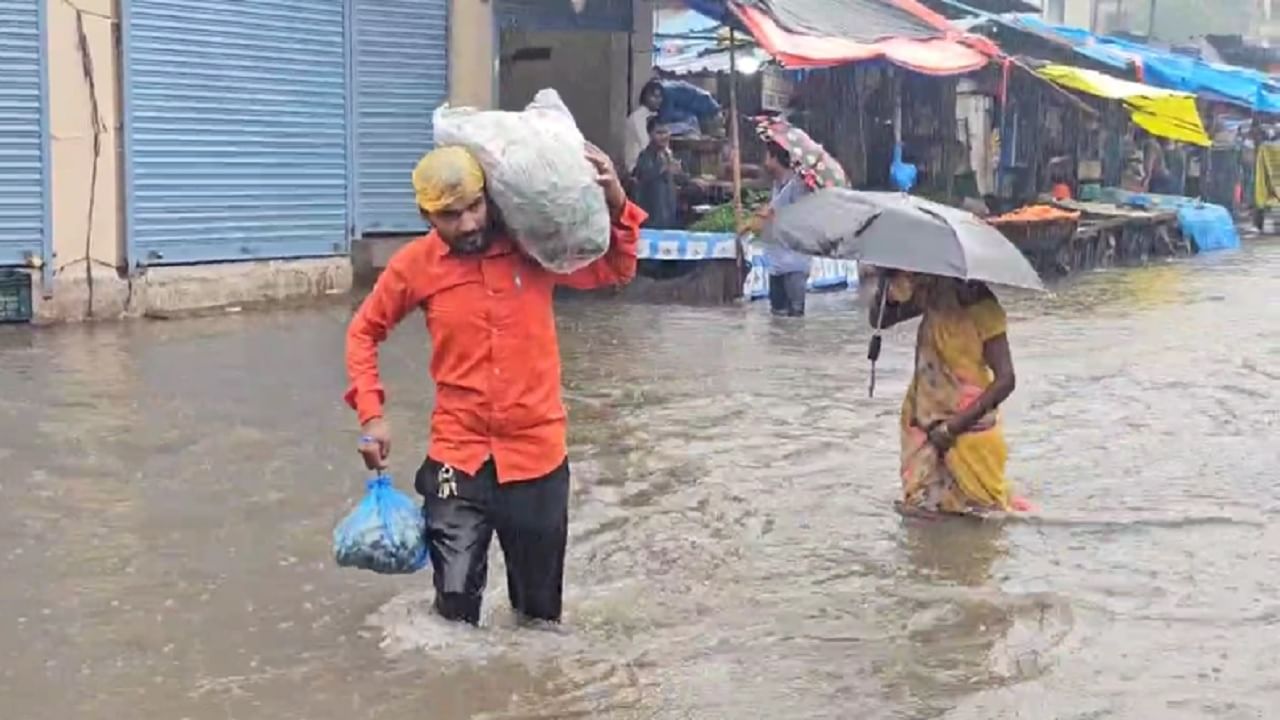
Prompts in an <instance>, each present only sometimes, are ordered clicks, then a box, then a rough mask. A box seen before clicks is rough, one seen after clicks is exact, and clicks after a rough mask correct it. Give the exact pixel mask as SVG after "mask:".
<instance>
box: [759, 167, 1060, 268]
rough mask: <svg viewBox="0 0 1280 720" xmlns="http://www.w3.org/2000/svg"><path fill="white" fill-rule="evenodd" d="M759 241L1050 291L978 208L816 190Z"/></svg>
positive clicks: (781, 213)
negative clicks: (977, 212) (972, 210)
mask: <svg viewBox="0 0 1280 720" xmlns="http://www.w3.org/2000/svg"><path fill="white" fill-rule="evenodd" d="M761 240H762V241H763V242H766V243H776V244H780V245H783V246H784V247H787V248H790V249H792V250H795V251H797V252H801V253H804V254H806V255H817V256H820V257H832V258H843V259H848V260H857V261H859V262H864V263H867V264H869V265H874V266H876V267H882V268H892V269H895V270H906V271H909V272H918V273H928V274H930V275H941V276H944V277H953V278H960V279H962V280H980V281H982V282H988V283H993V284H996V285H1007V286H1010V287H1016V288H1026V289H1030V290H1044V284H1043V283H1041V282H1040V276H1039V275H1037V274H1036V271H1035V269H1034V268H1032V267H1031V263H1029V262H1027V258H1026V257H1025V256H1023V254H1022V253H1021V252H1020V251H1019V250H1018V248H1016V247H1014V245H1013V243H1011V242H1009V240H1008V238H1006V237H1005V236H1004V235H1002V234H1000V231H999V230H996V229H995V228H994V227H992V226H990V225H988V224H987V223H985V222H983V221H982V220H980V219H979V218H977V217H976V216H974V215H973V214H972V213H968V212H965V211H964V210H957V209H956V208H953V207H948V206H946V205H940V204H938V203H935V202H930V201H928V200H923V199H921V198H918V197H914V196H911V195H904V194H902V193H889V192H864V191H860V190H849V189H846V188H826V189H822V190H818V191H816V192H813V193H811V194H810V195H807V196H806V197H804V198H802V199H800V200H798V201H796V202H794V203H792V204H790V205H786V206H784V207H781V208H779V209H778V211H777V213H776V214H775V215H774V217H773V219H772V221H771V222H769V223H767V224H766V225H765V228H764V232H763V234H762V236H761Z"/></svg>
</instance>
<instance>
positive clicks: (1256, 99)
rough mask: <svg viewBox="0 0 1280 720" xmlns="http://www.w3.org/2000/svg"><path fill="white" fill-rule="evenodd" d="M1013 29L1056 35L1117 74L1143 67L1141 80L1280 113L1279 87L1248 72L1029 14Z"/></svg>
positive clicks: (1171, 88)
mask: <svg viewBox="0 0 1280 720" xmlns="http://www.w3.org/2000/svg"><path fill="white" fill-rule="evenodd" d="M1012 22H1013V23H1014V24H1015V25H1017V26H1020V27H1022V28H1024V29H1026V30H1029V31H1031V32H1033V33H1036V34H1039V35H1047V36H1050V37H1055V38H1057V39H1059V40H1062V41H1064V42H1066V43H1067V44H1069V45H1071V46H1072V48H1073V50H1074V51H1075V52H1077V53H1079V54H1081V55H1083V56H1085V57H1088V58H1091V59H1093V60H1096V61H1098V62H1100V63H1103V64H1104V65H1107V66H1109V67H1112V68H1115V69H1117V70H1125V71H1128V70H1129V69H1130V68H1132V67H1135V66H1138V67H1141V69H1142V82H1144V83H1146V84H1148V85H1154V86H1156V87H1162V88H1166V89H1169V90H1181V91H1183V92H1189V93H1194V94H1196V95H1199V96H1201V97H1203V98H1206V99H1209V100H1219V101H1221V102H1226V103H1231V104H1233V105H1239V106H1242V107H1246V108H1249V109H1250V110H1255V111H1257V112H1261V113H1268V114H1273V115H1280V83H1278V82H1276V80H1274V79H1273V78H1272V77H1271V76H1269V75H1266V74H1264V73H1261V72H1258V71H1257V70H1251V69H1249V68H1241V67H1235V66H1232V65H1219V64H1216V63H1208V62H1205V61H1203V60H1200V59H1197V58H1193V57H1189V56H1186V55H1178V54H1176V53H1172V52H1169V51H1166V50H1160V49H1158V48H1153V47H1151V46H1149V45H1143V44H1141V43H1135V42H1130V41H1127V40H1121V39H1119V38H1114V37H1101V36H1098V35H1094V34H1093V33H1090V32H1089V31H1087V30H1081V29H1080V28H1072V27H1065V26H1060V25H1050V24H1049V23H1046V22H1045V21H1044V20H1041V19H1040V18H1038V17H1035V16H1033V15H1019V16H1016V17H1015V18H1014V19H1013V21H1012Z"/></svg>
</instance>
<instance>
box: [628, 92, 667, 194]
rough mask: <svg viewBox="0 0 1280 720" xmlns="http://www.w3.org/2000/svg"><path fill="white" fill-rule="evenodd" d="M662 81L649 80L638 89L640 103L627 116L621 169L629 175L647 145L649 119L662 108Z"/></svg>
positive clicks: (655, 115)
mask: <svg viewBox="0 0 1280 720" xmlns="http://www.w3.org/2000/svg"><path fill="white" fill-rule="evenodd" d="M662 99H663V93H662V83H660V82H658V81H657V80H650V81H649V82H647V83H645V85H644V87H643V88H641V89H640V104H639V105H638V106H637V107H636V109H635V110H634V111H632V113H631V114H630V115H628V116H627V130H626V133H625V136H624V137H623V143H622V163H623V165H622V169H623V174H624V175H630V174H631V172H632V171H633V170H635V167H636V161H637V160H639V159H640V153H641V152H644V149H645V148H646V147H648V145H649V119H650V118H653V117H657V115H658V110H660V109H662Z"/></svg>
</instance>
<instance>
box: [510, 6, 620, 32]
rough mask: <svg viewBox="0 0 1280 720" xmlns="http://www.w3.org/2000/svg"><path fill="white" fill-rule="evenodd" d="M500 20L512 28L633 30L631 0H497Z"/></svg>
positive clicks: (529, 29) (530, 29)
mask: <svg viewBox="0 0 1280 720" xmlns="http://www.w3.org/2000/svg"><path fill="white" fill-rule="evenodd" d="M496 2H497V3H498V4H497V16H498V22H499V24H500V26H501V27H502V28H503V29H509V30H525V31H537V30H543V31H545V30H600V31H606V32H631V28H632V26H633V18H632V16H631V2H632V0H583V2H584V3H585V4H583V6H582V11H581V12H578V10H577V9H576V8H575V7H574V2H573V0H496Z"/></svg>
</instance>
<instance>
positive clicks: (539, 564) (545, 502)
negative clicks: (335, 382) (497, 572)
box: [346, 147, 644, 624]
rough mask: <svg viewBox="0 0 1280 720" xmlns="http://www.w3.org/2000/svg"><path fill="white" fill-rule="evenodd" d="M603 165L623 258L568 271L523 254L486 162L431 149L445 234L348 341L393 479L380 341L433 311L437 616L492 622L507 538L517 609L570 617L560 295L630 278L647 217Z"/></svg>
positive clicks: (417, 178)
mask: <svg viewBox="0 0 1280 720" xmlns="http://www.w3.org/2000/svg"><path fill="white" fill-rule="evenodd" d="M587 159H588V160H589V161H590V162H591V163H592V165H593V166H594V167H595V169H596V172H597V174H598V182H599V183H600V185H601V187H603V188H604V194H605V200H606V202H607V204H608V207H609V212H610V214H611V216H612V220H613V226H612V231H611V233H612V235H611V242H610V246H609V250H608V252H607V253H606V254H605V255H604V257H602V258H601V259H600V260H598V261H596V262H595V263H593V264H591V265H589V266H587V267H586V268H583V269H582V270H579V271H578V272H575V273H572V274H569V275H556V274H553V273H551V272H549V271H548V270H545V269H544V268H542V266H540V265H538V264H537V263H535V262H534V261H533V260H532V259H530V258H528V257H527V256H525V255H524V254H523V253H521V252H520V251H519V249H518V248H517V246H516V245H515V243H514V242H513V241H512V239H511V237H510V235H509V234H508V233H507V232H506V230H505V229H504V228H503V227H502V226H501V224H500V222H499V221H498V220H497V214H496V213H494V212H492V211H491V209H490V205H489V199H488V197H487V195H486V193H485V178H484V172H483V171H482V170H481V168H480V165H479V163H477V162H476V160H475V158H474V157H472V155H471V154H470V153H468V152H467V151H466V150H463V149H462V148H457V147H444V148H439V149H436V150H433V151H432V152H430V153H428V154H427V155H426V156H425V157H424V158H423V159H422V160H421V161H420V162H419V163H418V165H417V167H416V168H415V169H414V171H413V187H414V191H415V193H416V195H417V202H418V207H419V209H420V211H421V213H422V215H423V217H424V218H425V219H426V221H427V222H428V223H430V225H431V227H432V228H433V229H432V230H431V232H430V233H428V234H427V235H425V236H423V237H421V238H418V239H417V240H414V241H413V242H411V243H409V244H408V245H406V246H405V247H403V248H401V249H400V251H399V252H397V253H396V254H395V255H394V256H393V257H392V258H391V261H390V263H388V265H387V268H386V270H384V271H383V273H382V275H381V276H380V277H379V278H378V282H377V284H376V285H374V288H373V291H372V292H371V293H370V294H369V296H368V297H367V298H366V299H365V301H364V303H363V304H362V305H361V306H360V309H359V310H358V311H357V312H356V314H355V317H354V318H353V319H352V321H351V326H350V328H349V329H348V331H347V349H346V361H347V374H348V375H349V376H350V379H351V385H350V389H349V390H348V391H347V394H346V400H347V402H348V403H350V405H351V407H353V408H355V410H356V413H357V415H358V416H359V420H360V426H361V438H360V444H359V451H360V454H361V455H362V456H363V457H364V461H365V464H366V465H368V467H369V468H370V469H380V468H383V467H385V466H386V463H387V458H388V456H389V455H390V453H391V431H390V428H389V427H388V426H387V423H386V421H385V420H384V419H383V403H384V401H385V397H384V394H385V393H384V391H383V387H382V382H381V380H380V379H379V374H378V346H379V345H380V344H381V343H382V342H383V341H384V340H386V338H387V335H388V334H389V333H390V332H391V330H392V329H393V328H394V327H395V326H396V325H397V324H399V323H400V321H401V320H403V319H404V318H405V317H406V316H407V315H408V314H409V313H410V312H412V311H413V310H416V309H420V310H422V311H423V315H424V316H425V320H426V325H427V330H428V332H429V334H430V336H431V378H432V380H433V381H434V383H435V387H436V393H435V397H436V401H435V408H434V410H433V412H432V414H431V443H430V448H429V449H428V452H427V459H426V462H425V463H423V465H422V468H421V469H420V470H419V471H418V476H417V479H416V482H415V487H416V488H417V490H418V492H419V493H421V494H422V495H423V496H424V497H425V498H426V501H425V503H424V505H423V512H424V513H425V514H426V516H427V520H428V523H427V528H428V529H427V545H428V549H429V552H430V556H431V565H432V569H433V574H434V583H435V591H436V597H435V607H436V610H437V612H439V613H440V615H442V616H444V617H445V618H448V619H450V620H460V621H465V622H468V623H472V624H475V623H478V622H479V621H480V603H481V598H482V596H483V593H484V587H485V582H486V579H487V575H488V567H489V543H490V541H491V539H492V536H493V534H494V533H495V531H496V533H497V535H498V542H499V543H500V544H501V546H502V551H503V555H504V556H505V558H506V565H507V591H508V593H509V595H510V598H511V605H512V607H513V608H514V609H515V611H516V612H517V613H518V614H519V615H520V616H521V617H522V618H525V619H532V620H543V621H551V622H556V621H559V619H560V614H561V592H562V584H563V578H564V557H565V543H566V537H567V527H568V505H569V461H568V459H567V449H566V438H565V422H566V421H565V410H564V404H563V403H562V401H561V397H560V392H561V389H560V350H559V346H558V343H557V340H556V324H555V315H554V313H553V309H552V292H553V291H554V289H555V287H556V286H557V285H564V286H569V287H574V288H578V289H592V288H598V287H606V286H613V285H621V284H625V283H627V282H628V281H630V280H631V278H632V277H634V275H635V271H636V243H637V241H638V239H639V235H640V224H641V223H642V222H643V221H644V211H643V210H641V209H640V208H638V207H636V206H635V205H633V204H631V203H630V202H629V201H628V200H627V196H626V194H625V193H624V192H623V190H622V185H621V184H620V183H619V181H618V176H617V174H616V173H615V172H614V169H613V165H612V163H611V162H610V161H609V158H608V157H607V156H606V155H605V154H604V153H603V152H601V151H600V150H599V149H597V148H594V147H589V148H588V150H587Z"/></svg>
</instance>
